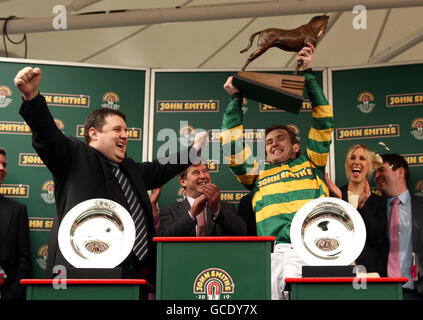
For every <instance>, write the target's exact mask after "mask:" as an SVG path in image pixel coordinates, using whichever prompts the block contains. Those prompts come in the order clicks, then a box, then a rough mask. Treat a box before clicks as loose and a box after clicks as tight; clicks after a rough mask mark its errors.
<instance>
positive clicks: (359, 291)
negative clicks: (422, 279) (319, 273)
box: [285, 278, 408, 300]
mask: <svg viewBox="0 0 423 320" xmlns="http://www.w3.org/2000/svg"><path fill="white" fill-rule="evenodd" d="M407 280H408V279H407V278H286V279H285V281H286V284H287V285H288V286H290V288H291V299H292V300H402V285H403V284H404V283H405V282H407Z"/></svg>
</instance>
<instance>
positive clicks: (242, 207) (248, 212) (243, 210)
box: [237, 193, 257, 236]
mask: <svg viewBox="0 0 423 320" xmlns="http://www.w3.org/2000/svg"><path fill="white" fill-rule="evenodd" d="M237 214H238V216H240V217H241V218H242V220H244V221H245V224H246V226H247V235H248V236H256V235H257V226H256V218H255V214H254V210H253V204H252V201H251V193H249V194H247V195H245V196H243V197H242V199H241V201H240V202H239V205H238V211H237Z"/></svg>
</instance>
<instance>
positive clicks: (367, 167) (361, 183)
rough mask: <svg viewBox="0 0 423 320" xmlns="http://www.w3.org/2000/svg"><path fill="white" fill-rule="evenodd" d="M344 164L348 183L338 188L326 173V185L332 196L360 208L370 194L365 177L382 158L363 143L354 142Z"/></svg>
mask: <svg viewBox="0 0 423 320" xmlns="http://www.w3.org/2000/svg"><path fill="white" fill-rule="evenodd" d="M344 164H345V174H346V176H347V178H348V184H346V185H344V186H342V187H341V188H338V187H337V186H336V185H335V184H334V183H333V182H332V181H331V180H330V179H329V176H328V174H327V173H326V182H327V185H328V187H329V190H330V192H331V194H332V196H334V197H337V198H339V199H343V200H345V201H347V202H349V203H350V204H351V205H353V206H354V207H355V208H357V209H362V208H363V206H364V205H365V203H366V202H367V200H368V199H369V197H370V196H371V192H370V186H369V183H368V181H367V179H368V178H370V176H371V174H372V172H373V171H374V170H375V169H376V168H378V167H379V166H380V165H382V158H381V157H380V156H379V155H378V154H374V153H373V152H372V151H370V150H369V148H367V147H366V146H365V145H362V144H354V145H352V146H351V147H350V148H349V149H348V152H347V156H346V157H345V163H344Z"/></svg>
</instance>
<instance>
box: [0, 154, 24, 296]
mask: <svg viewBox="0 0 423 320" xmlns="http://www.w3.org/2000/svg"><path fill="white" fill-rule="evenodd" d="M6 175H7V161H6V151H5V150H4V149H3V148H2V147H0V185H1V184H2V183H3V180H4V178H5V177H6ZM30 275H31V257H30V249H29V227H28V214H27V212H26V206H24V205H23V204H21V203H19V202H16V201H13V200H11V199H8V198H5V197H3V196H2V195H0V277H1V278H3V284H2V285H0V299H1V300H23V299H25V287H24V286H22V285H21V284H20V283H19V281H20V280H21V279H25V278H29V277H30ZM1 281H2V280H0V282H1Z"/></svg>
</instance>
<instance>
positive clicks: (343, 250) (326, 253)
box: [290, 197, 366, 265]
mask: <svg viewBox="0 0 423 320" xmlns="http://www.w3.org/2000/svg"><path fill="white" fill-rule="evenodd" d="M290 235H291V243H292V245H293V247H294V249H295V251H296V252H297V253H298V255H299V256H300V257H301V258H302V259H303V261H304V262H305V263H306V264H307V265H350V264H352V263H353V262H354V261H355V259H357V257H358V256H359V255H360V253H361V252H362V251H363V248H364V244H365V242H366V227H365V225H364V221H363V219H362V218H361V216H360V213H359V212H358V211H357V210H356V209H355V208H354V207H353V206H352V205H350V204H349V203H348V202H346V201H344V200H341V199H338V198H331V197H327V198H318V199H314V200H312V201H310V202H308V203H306V204H305V205H304V206H302V207H301V208H300V210H298V212H297V213H296V214H295V216H294V218H293V220H292V223H291V230H290Z"/></svg>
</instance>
